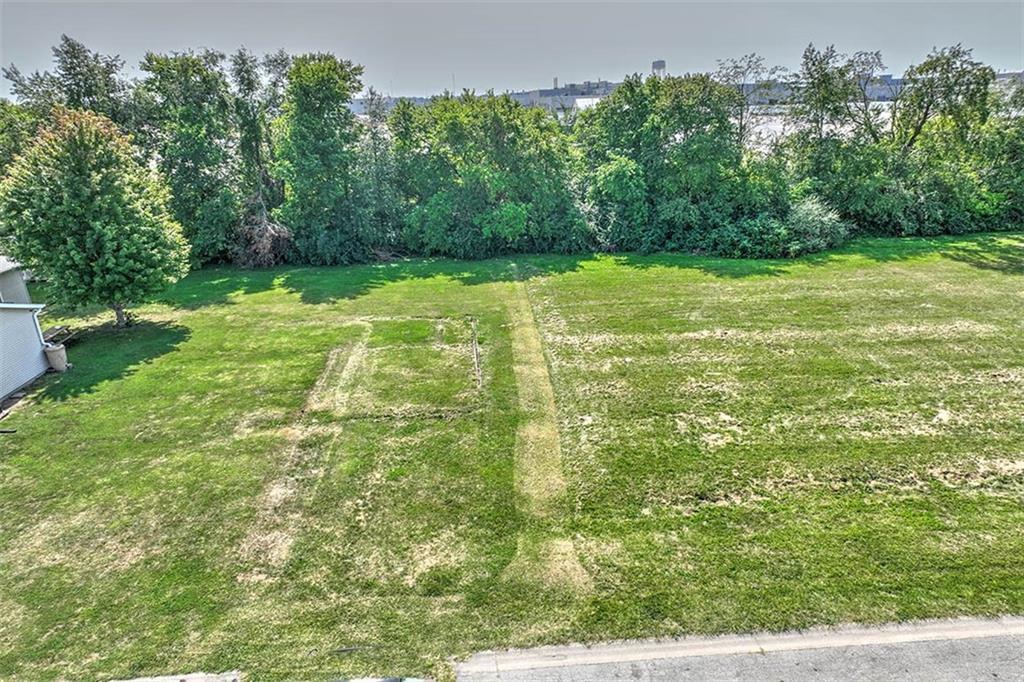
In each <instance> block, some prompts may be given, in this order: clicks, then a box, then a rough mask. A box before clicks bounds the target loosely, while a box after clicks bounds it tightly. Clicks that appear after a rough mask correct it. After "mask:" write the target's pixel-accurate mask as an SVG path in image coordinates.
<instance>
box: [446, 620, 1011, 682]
mask: <svg viewBox="0 0 1024 682" xmlns="http://www.w3.org/2000/svg"><path fill="white" fill-rule="evenodd" d="M457 675H458V679H459V680H460V681H461V682H582V681H584V680H587V681H589V680H640V681H648V682H668V681H669V680H672V681H675V680H766V681H767V680H787V681H802V680H854V679H855V680H928V681H929V682H932V681H937V680H950V681H953V680H956V681H957V682H959V681H962V680H1014V681H1024V618H1000V619H995V620H966V619H964V620H953V621H929V622H925V623H915V624H906V625H894V626H884V627H881V628H859V627H848V628H839V629H834V630H812V631H808V632H802V633H796V632H794V633H783V634H779V635H743V636H727V637H713V638H683V639H677V640H662V641H638V642H619V643H611V644H601V645H596V646H592V647H583V646H580V645H570V646H567V647H541V648H538V649H524V650H520V651H509V652H484V653H481V654H477V655H475V656H473V657H472V658H470V659H469V660H468V661H465V662H464V663H462V664H460V665H459V666H458V667H457Z"/></svg>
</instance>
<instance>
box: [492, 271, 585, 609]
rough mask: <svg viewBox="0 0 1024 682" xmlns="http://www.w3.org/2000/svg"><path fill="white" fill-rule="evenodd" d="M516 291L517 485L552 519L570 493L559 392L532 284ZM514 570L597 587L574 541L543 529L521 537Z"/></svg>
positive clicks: (535, 509) (512, 311)
mask: <svg viewBox="0 0 1024 682" xmlns="http://www.w3.org/2000/svg"><path fill="white" fill-rule="evenodd" d="M510 290H511V295H510V296H509V299H508V314H509V321H510V323H511V337H512V357H513V365H512V368H513V371H514V373H515V377H516V386H517V389H518V395H519V409H520V413H521V415H520V421H519V425H518V428H517V429H516V453H515V456H516V487H517V490H518V492H519V494H520V496H521V499H522V500H523V501H524V503H525V505H526V510H527V512H528V513H529V514H530V515H532V516H533V517H534V518H535V519H536V520H539V521H542V522H548V523H551V522H553V521H556V520H557V518H558V517H560V516H561V515H562V513H561V509H560V505H561V504H563V502H564V496H565V477H564V475H563V474H562V449H561V444H560V442H559V436H558V412H557V407H556V405H555V392H554V389H553V388H552V386H551V377H550V376H549V374H548V365H547V360H546V359H545V357H544V346H543V344H542V342H541V338H540V330H539V329H538V328H537V321H536V319H535V318H534V315H533V308H532V306H531V305H530V298H529V293H528V291H527V288H526V285H525V284H524V283H523V282H521V281H517V282H513V283H512V285H511V287H510ZM541 525H542V526H543V525H545V524H541ZM510 569H511V570H513V571H515V572H522V573H523V574H525V575H528V576H532V577H534V578H536V579H537V580H538V581H539V582H542V583H544V584H546V585H548V586H552V587H562V588H569V589H573V590H588V589H590V588H591V587H592V585H591V583H590V577H589V576H588V575H587V572H586V570H585V569H584V568H583V566H582V565H581V564H580V563H579V559H578V558H577V556H576V550H575V547H574V546H573V543H572V540H570V539H567V538H558V537H549V536H545V535H544V534H543V532H541V533H540V534H537V533H536V532H531V533H528V534H524V535H521V536H520V538H519V549H518V552H517V557H516V559H515V560H514V561H513V562H512V564H511V565H510Z"/></svg>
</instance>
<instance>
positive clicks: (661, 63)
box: [651, 59, 665, 78]
mask: <svg viewBox="0 0 1024 682" xmlns="http://www.w3.org/2000/svg"><path fill="white" fill-rule="evenodd" d="M651 73H652V74H654V75H655V76H658V77H659V78H664V77H665V60H664V59H656V60H654V61H653V62H651Z"/></svg>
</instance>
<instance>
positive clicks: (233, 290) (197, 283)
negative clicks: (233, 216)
mask: <svg viewBox="0 0 1024 682" xmlns="http://www.w3.org/2000/svg"><path fill="white" fill-rule="evenodd" d="M929 254H938V255H940V256H942V257H944V258H949V259H951V260H956V261H960V262H963V263H966V264H968V265H971V266H972V267H976V268H981V269H987V270H994V271H999V272H1004V273H1008V274H1021V272H1022V267H1024V235H1021V234H1020V233H985V234H975V235H961V236H949V237H907V238H902V239H900V238H892V237H885V238H862V239H856V240H853V241H851V242H849V243H848V244H846V245H845V246H843V247H842V248H840V249H837V250H834V251H827V252H823V253H817V254H811V255H807V256H802V257H800V258H794V259H775V260H769V259H752V258H716V257H710V256H701V255H693V254H687V253H656V254H649V255H645V254H636V253H619V254H610V255H607V257H610V258H613V259H615V261H616V262H618V263H621V264H622V265H624V266H627V267H630V268H636V269H638V270H646V269H650V268H659V267H660V268H679V269H692V270H695V271H700V272H704V273H707V274H709V275H712V276H714V277H720V278H726V279H738V278H746V277H766V276H781V275H785V274H787V273H789V272H791V271H792V270H793V269H794V268H795V267H801V268H803V267H807V266H811V267H819V266H823V265H828V264H829V263H832V262H834V261H836V260H839V259H844V258H849V257H851V256H854V257H856V256H859V257H863V258H866V259H869V260H872V261H876V262H880V263H886V262H899V261H906V260H912V259H916V258H921V257H924V256H927V255H929ZM601 257H603V256H602V255H599V254H594V253H583V254H575V255H521V256H519V255H517V256H508V257H502V258H491V259H487V260H478V261H458V260H449V259H430V258H418V259H408V260H398V261H394V262H390V263H371V264H363V265H350V266H345V267H311V266H310V267H305V266H304V267H295V266H283V267H276V268H268V269H266V270H245V269H241V268H237V267H231V266H218V267H212V268H206V269H203V270H200V271H198V272H194V273H192V274H191V275H189V276H188V277H186V278H185V279H184V280H182V281H181V282H179V283H178V284H176V285H175V286H173V287H171V288H170V289H168V291H167V292H165V293H164V295H163V296H162V297H161V298H160V302H161V303H166V304H168V305H171V306H174V307H176V308H183V309H187V310H194V309H198V308H202V307H206V306H211V305H223V304H228V303H231V302H232V299H233V297H235V296H238V295H244V294H255V293H259V292H262V291H268V290H271V289H273V288H275V287H281V288H283V289H285V290H287V291H290V292H293V293H296V294H298V295H299V297H300V299H301V300H302V302H303V303H309V304H320V303H331V302H334V301H338V300H346V299H354V298H358V297H360V296H363V295H365V294H367V293H369V292H371V291H373V290H374V289H378V288H380V287H383V286H386V285H388V284H394V283H396V282H402V281H408V280H424V279H435V278H438V279H449V280H453V281H456V282H459V283H461V284H464V285H467V286H473V285H478V284H490V283H495V282H511V281H516V280H524V279H530V278H533V277H544V276H549V275H558V274H565V273H568V272H574V271H577V270H579V269H580V268H581V267H582V266H583V264H584V263H586V262H588V261H593V260H595V259H597V258H601Z"/></svg>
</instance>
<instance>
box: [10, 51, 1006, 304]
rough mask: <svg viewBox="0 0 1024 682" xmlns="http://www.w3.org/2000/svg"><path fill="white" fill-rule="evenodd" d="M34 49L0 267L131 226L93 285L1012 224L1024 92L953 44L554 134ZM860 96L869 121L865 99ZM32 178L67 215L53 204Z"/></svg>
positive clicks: (708, 87) (188, 55) (349, 82)
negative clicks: (145, 259) (773, 128)
mask: <svg viewBox="0 0 1024 682" xmlns="http://www.w3.org/2000/svg"><path fill="white" fill-rule="evenodd" d="M53 55H54V66H53V70H52V71H46V72H41V73H32V74H28V75H26V74H23V73H21V72H20V71H19V70H18V69H17V68H16V67H15V66H10V67H8V68H5V69H4V70H3V75H4V76H5V77H6V78H7V79H8V80H10V82H11V83H12V88H11V90H12V93H13V95H14V98H15V102H7V101H0V170H2V172H3V173H4V175H5V176H6V177H5V179H4V181H3V184H2V185H0V239H3V240H4V241H3V243H2V244H0V250H7V251H10V252H12V253H13V254H14V255H17V256H21V257H23V258H26V259H27V260H33V255H34V254H35V252H34V251H33V249H34V248H36V246H38V245H40V244H43V243H49V242H53V243H54V244H55V243H58V242H60V237H59V235H55V234H50V235H49V236H47V235H46V234H45V233H46V232H47V231H49V232H51V233H54V232H61V231H72V232H74V231H76V230H77V231H78V232H74V233H75V234H78V235H79V237H80V239H79V237H76V239H78V240H79V241H80V242H81V243H80V245H79V247H76V248H83V249H86V251H88V248H89V247H87V244H92V245H93V246H92V247H91V248H93V249H94V251H95V249H96V248H97V247H96V246H95V245H96V244H98V243H106V242H111V244H113V241H116V239H121V237H117V238H115V237H114V236H112V233H110V230H111V229H113V228H110V226H109V225H110V224H113V223H116V222H117V221H118V220H120V221H121V222H125V218H124V216H126V215H128V216H131V220H132V221H135V223H136V224H138V225H140V227H139V229H138V230H135V232H138V233H142V234H146V233H147V230H146V229H143V228H142V227H141V225H142V224H144V223H146V221H147V220H149V222H150V223H152V224H153V225H155V224H160V225H163V228H161V229H162V230H163V232H162V235H163V236H160V237H154V236H153V235H152V234H151V235H150V237H149V238H148V239H149V241H148V242H146V241H145V240H143V242H139V243H135V242H132V238H131V236H130V234H131V233H132V230H130V229H127V230H126V231H125V233H124V234H125V235H126V236H125V237H123V239H124V243H125V244H127V245H128V247H126V249H121V248H120V247H116V248H115V246H113V245H112V246H110V247H109V250H110V251H111V254H113V255H109V257H110V259H111V260H110V263H111V264H112V265H111V272H112V273H113V274H111V275H110V276H109V278H111V279H114V280H117V279H118V277H117V276H116V272H115V270H116V269H115V268H114V264H115V263H120V264H121V265H120V266H118V267H121V266H123V265H124V264H125V263H128V264H129V265H130V267H135V266H138V267H142V266H141V265H139V264H138V263H136V262H135V261H133V260H132V258H133V257H126V256H124V255H123V254H122V253H121V252H122V251H125V252H126V253H128V252H138V251H139V250H140V249H141V250H145V249H153V248H157V247H156V246H154V245H155V244H159V245H160V246H159V249H161V251H160V254H161V255H160V257H159V258H158V259H157V260H163V261H164V265H163V266H162V268H161V269H160V273H161V274H160V275H159V276H158V277H156V278H155V279H156V280H160V281H164V280H167V279H169V278H170V279H173V277H174V276H176V275H175V274H174V273H179V272H181V271H183V268H184V267H186V266H184V265H182V263H184V262H185V259H186V258H187V260H188V263H190V264H191V266H192V267H195V266H198V265H202V264H206V263H215V262H237V263H241V264H243V265H248V266H266V265H273V264H276V263H284V262H287V263H303V264H316V265H333V264H345V263H356V262H366V261H373V260H380V259H387V258H391V257H395V256H403V255H427V256H435V255H436V256H452V257H458V258H483V257H489V256H495V255H501V254H509V253H526V252H530V253H533V252H579V251H590V250H602V251H661V250H685V251H691V252H697V253H707V254H714V255H720V256H738V257H740V256H741V257H793V256H797V255H800V254H803V253H808V252H813V251H818V250H822V249H825V248H829V247H832V246H835V245H837V244H840V243H841V242H842V241H843V240H845V239H847V238H848V237H849V236H856V235H925V234H941V233H963V232H971V231H983V230H984V231H987V230H996V229H1005V228H1012V227H1015V226H1020V225H1021V219H1022V216H1024V173H1021V168H1024V117H1022V111H1024V87H1022V85H1021V83H1020V82H1014V83H1010V84H1009V85H1008V86H1007V87H997V83H996V78H995V72H994V71H993V70H992V69H991V68H990V67H988V66H986V65H984V64H982V63H980V62H978V61H977V60H975V59H974V58H973V55H972V53H971V51H970V50H968V49H966V48H964V47H962V46H959V45H957V46H953V47H948V48H944V49H937V50H934V51H933V52H932V53H931V54H929V55H927V56H926V57H925V58H924V59H923V60H922V61H921V62H920V63H919V64H916V65H914V66H911V67H910V68H909V69H907V71H906V72H905V73H904V75H903V78H902V79H901V80H899V81H898V82H897V81H891V80H885V79H882V77H881V76H882V73H883V71H884V68H885V67H884V64H883V62H882V58H881V55H880V54H879V53H877V52H858V53H856V54H852V55H845V54H841V53H839V52H837V51H836V50H835V49H834V48H832V47H828V48H824V49H818V48H816V47H814V46H813V45H812V46H809V47H808V48H807V49H806V50H805V51H804V54H803V58H802V60H801V64H800V67H799V69H798V70H796V71H795V72H794V73H790V74H786V73H783V72H782V70H780V69H775V68H768V67H767V66H766V65H765V63H764V60H763V59H761V58H759V57H757V56H756V55H747V56H745V57H743V58H741V59H734V60H727V61H725V62H722V63H720V68H719V69H718V70H717V71H716V72H715V73H713V74H694V75H685V76H670V77H654V76H652V77H646V78H645V77H641V76H639V75H633V76H629V77H627V78H626V79H625V81H624V82H623V83H622V85H621V86H619V87H618V88H617V89H616V90H615V92H614V93H613V94H612V95H610V96H608V97H606V98H605V99H603V100H602V101H601V102H599V103H598V104H596V105H595V106H593V107H591V108H588V109H585V110H583V111H580V112H567V113H566V115H564V116H562V117H556V116H553V115H551V114H550V113H548V112H546V111H543V110H541V109H536V108H528V107H523V106H521V105H519V104H517V103H516V102H515V101H513V100H512V99H511V98H510V97H508V96H506V95H494V94H492V93H488V94H485V95H482V96H478V95H476V94H473V93H469V92H463V93H461V94H455V93H445V94H443V95H441V96H438V97H436V98H434V99H433V100H432V101H431V102H430V103H429V104H428V105H427V106H423V107H417V106H414V105H413V104H411V103H410V102H407V101H400V102H399V103H398V105H397V106H395V107H394V108H393V110H391V111H388V108H387V106H386V103H385V100H384V98H382V97H381V96H380V95H379V94H378V93H376V92H374V91H373V90H372V89H370V90H369V94H368V96H367V101H366V116H365V117H357V116H355V115H354V114H353V113H352V112H351V111H350V109H349V104H350V102H351V101H352V99H353V97H355V96H356V95H357V94H358V93H360V92H361V91H362V89H363V85H362V82H361V76H362V67H361V66H359V65H357V64H354V63H352V62H350V61H347V60H343V59H339V58H337V57H336V56H334V55H331V54H323V53H317V54H305V55H299V56H292V55H288V54H286V53H284V52H277V53H273V54H269V55H265V56H262V57H257V56H256V55H254V54H252V53H250V52H248V51H246V50H244V49H242V50H239V51H238V52H236V53H235V54H233V55H231V56H226V55H224V54H222V53H219V52H216V51H212V50H203V51H186V52H181V53H174V54H155V53H150V54H147V55H146V56H145V58H144V59H143V60H142V63H141V64H140V72H141V75H140V76H139V77H137V78H132V79H130V78H127V77H126V76H125V73H124V66H125V65H124V62H123V61H122V60H121V59H119V58H118V57H111V56H105V55H101V54H97V53H95V52H92V51H90V50H89V49H87V48H86V47H85V46H84V45H82V44H81V43H79V42H77V41H75V40H73V39H71V38H68V37H67V36H64V37H63V38H62V40H61V43H60V45H58V46H57V47H56V48H54V50H53ZM885 83H889V84H893V85H891V92H890V93H889V97H888V99H890V100H891V101H889V102H887V103H885V104H879V103H878V102H876V101H873V100H874V98H873V97H871V96H870V92H871V91H872V89H874V90H876V91H877V89H878V87H880V86H881V85H882V84H885ZM895 83H898V84H895ZM770 91H772V92H784V93H786V95H785V97H786V101H785V102H784V104H786V106H782V107H778V108H777V111H776V112H775V114H774V115H775V117H776V119H780V120H784V122H785V127H784V132H783V133H781V134H776V135H771V136H766V135H763V134H761V133H760V132H759V122H761V121H763V120H765V116H764V111H763V109H764V108H763V107H760V108H759V107H758V106H757V105H756V102H758V101H759V100H761V99H763V95H764V94H765V93H766V92H770ZM83 112H84V113H83ZM90 164H99V165H100V167H102V168H104V169H105V170H104V171H103V172H104V173H107V174H109V177H108V178H107V180H106V181H105V182H106V184H103V185H102V186H100V185H98V184H97V181H96V179H95V177H92V176H91V175H90V172H92V171H94V170H95V168H93V169H91V167H90ZM103 164H106V166H103ZM47 169H48V170H47ZM62 169H63V170H62ZM90 169H91V170H90ZM43 171H46V173H44V172H43ZM47 173H49V175H47ZM54 174H56V175H57V176H60V175H61V174H63V175H64V176H66V177H63V178H62V179H61V182H65V183H70V185H68V186H69V187H70V186H71V185H74V183H76V182H77V183H79V184H80V185H81V187H82V188H85V189H82V190H81V191H80V192H79V199H80V203H81V202H92V203H90V204H89V205H87V206H86V205H74V201H73V200H72V199H69V196H71V195H69V194H68V192H70V190H68V191H65V192H64V193H63V194H59V195H58V194H56V193H55V192H56V190H55V189H54V184H53V181H54ZM92 175H96V174H95V173H92ZM101 175H102V173H101ZM119 178H127V179H126V180H123V181H122V180H119ZM101 184H102V183H101ZM103 192H108V193H110V192H112V193H113V194H108V195H104V194H103ZM72 194H74V193H73V192H72ZM55 205H59V206H60V207H61V208H60V210H55V209H54V206H55ZM118 207H120V208H118ZM125 207H128V208H125ZM129 209H130V210H129ZM48 211H49V212H48ZM118 211H120V213H118ZM114 214H118V215H120V216H121V217H119V218H118V217H112V216H114ZM143 215H145V216H146V218H145V219H144V218H143V217H141V216H143ZM83 221H85V222H86V223H88V224H89V225H91V226H92V227H83V225H82V223H83ZM153 221H155V223H154V222H153ZM104 222H105V223H107V227H106V228H104V229H106V230H107V232H106V233H104V232H103V230H99V232H96V230H97V229H98V228H97V227H96V226H97V225H98V224H99V223H104ZM129 227H130V226H129ZM154 229H155V228H154ZM88 230H93V231H94V232H95V233H94V234H91V235H86V234H84V233H85V232H87V231H88ZM149 232H153V230H150V231H149ZM156 232H160V230H156ZM153 234H156V233H155V232H153ZM104 235H106V236H104ZM136 236H137V235H136ZM105 240H106V241H105ZM112 240H113V241H112ZM65 241H67V240H65ZM70 241H75V240H74V239H72V240H70ZM136 242H138V240H136ZM181 244H184V245H185V246H186V247H187V248H185V247H180V245H181ZM48 248H55V247H54V245H53V244H50V246H49V247H48ZM185 251H187V255H183V254H184V253H185ZM96 256H97V253H95V252H94V253H91V255H90V256H89V258H88V259H87V260H92V261H95V260H96ZM73 260H74V255H73V254H71V255H68V256H67V258H66V259H65V261H66V262H65V266H64V267H67V262H71V261H73ZM168 263H170V264H171V265H168ZM37 267H38V268H40V269H43V266H42V265H41V264H37ZM126 267H127V266H126ZM50 269H51V270H55V268H50ZM50 274H53V276H55V277H56V276H58V275H56V273H50ZM122 279H123V278H122ZM152 286H156V284H153V285H152ZM143 288H145V287H143ZM150 288H152V287H150ZM144 293H145V292H143V291H141V290H140V291H137V292H133V291H131V290H130V288H128V289H125V290H123V291H120V292H117V298H119V299H124V301H122V302H123V303H128V302H130V301H131V300H135V299H138V298H139V296H141V295H143V294H144ZM111 295H112V294H110V293H108V294H105V296H106V298H107V299H109V298H110V296H111ZM107 302H110V301H109V300H108V301H107Z"/></svg>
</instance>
